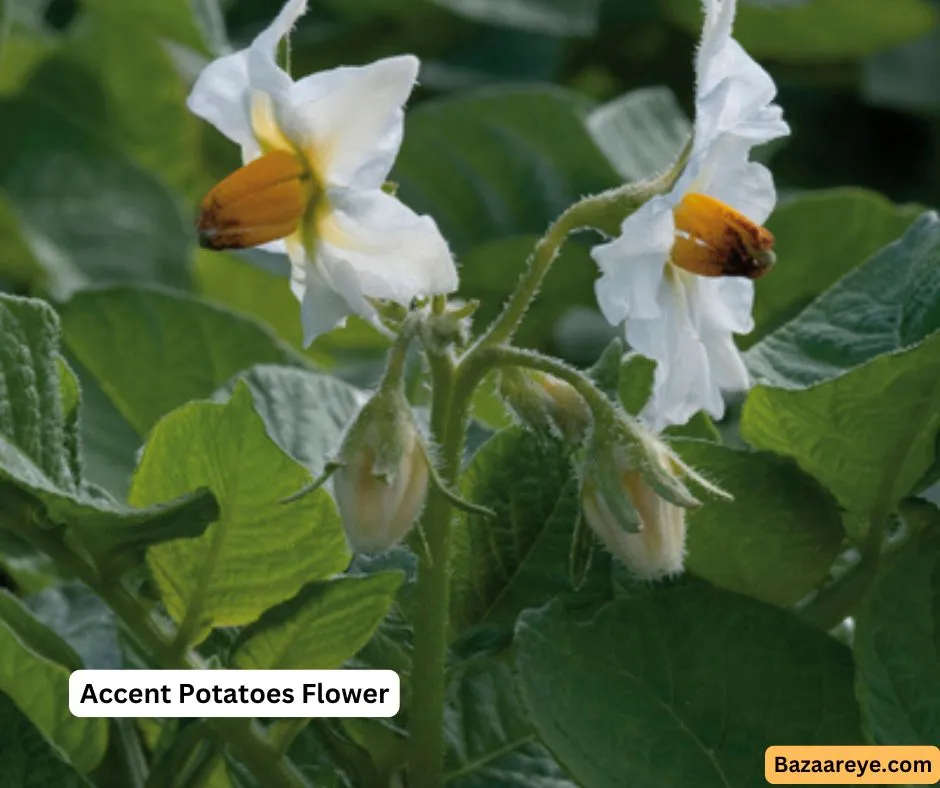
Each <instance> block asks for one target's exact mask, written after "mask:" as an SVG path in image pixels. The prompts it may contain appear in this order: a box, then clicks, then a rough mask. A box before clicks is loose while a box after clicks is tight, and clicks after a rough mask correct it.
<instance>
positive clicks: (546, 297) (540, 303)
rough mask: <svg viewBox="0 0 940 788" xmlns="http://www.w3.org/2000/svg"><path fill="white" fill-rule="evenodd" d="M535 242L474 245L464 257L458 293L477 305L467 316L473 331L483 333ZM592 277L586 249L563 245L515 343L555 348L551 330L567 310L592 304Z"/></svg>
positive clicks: (573, 243) (593, 272)
mask: <svg viewBox="0 0 940 788" xmlns="http://www.w3.org/2000/svg"><path fill="white" fill-rule="evenodd" d="M538 240H539V239H538V236H535V235H523V236H516V237H512V238H502V239H500V240H497V241H490V242H488V243H484V244H481V245H479V246H475V247H473V248H472V249H471V250H470V251H469V252H467V254H466V255H464V257H463V265H462V266H461V280H460V295H461V296H462V297H464V298H466V299H472V298H475V299H477V300H479V301H480V307H479V309H477V311H476V312H475V313H474V315H473V326H474V329H475V331H477V332H481V331H483V330H484V329H485V328H486V327H487V326H488V325H489V324H490V323H491V322H492V321H493V320H494V319H495V318H496V317H497V316H498V315H499V313H500V312H501V311H502V308H503V304H504V303H505V302H506V300H507V299H508V298H509V296H510V294H511V293H512V292H513V290H514V289H515V287H516V284H517V283H518V281H519V277H520V276H521V275H522V273H523V271H525V264H526V261H527V260H528V258H529V256H530V255H531V254H532V250H533V249H534V248H535V244H536V243H537V242H538ZM596 279H597V266H596V265H595V264H594V261H593V260H592V259H591V256H590V250H589V247H588V246H586V245H585V244H582V243H578V242H576V241H569V242H568V243H567V244H565V246H564V248H563V249H562V252H561V254H560V255H559V256H558V259H557V260H556V261H555V262H554V263H553V265H552V268H551V270H550V271H549V272H548V275H547V276H546V277H545V282H544V284H543V286H542V288H541V289H540V290H539V295H538V298H537V299H536V300H535V302H534V303H533V304H532V306H531V307H529V310H528V312H526V316H525V319H524V320H523V322H522V325H521V326H520V327H519V330H518V331H517V332H516V342H517V344H519V345H522V346H525V347H531V348H535V349H538V350H543V351H546V352H550V351H553V350H556V344H557V343H556V342H555V338H554V336H553V331H554V328H555V326H556V325H557V323H558V321H559V319H560V318H561V317H562V316H563V315H564V314H565V313H566V312H567V311H568V310H570V309H571V307H573V306H576V305H578V304H583V305H586V306H592V307H593V306H594V305H595V304H596V300H595V296H594V281H595V280H596Z"/></svg>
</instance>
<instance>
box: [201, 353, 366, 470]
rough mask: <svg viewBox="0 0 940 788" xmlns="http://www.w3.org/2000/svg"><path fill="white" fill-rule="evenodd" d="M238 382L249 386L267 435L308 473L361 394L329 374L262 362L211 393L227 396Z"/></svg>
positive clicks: (323, 459) (321, 460)
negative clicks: (268, 364)
mask: <svg viewBox="0 0 940 788" xmlns="http://www.w3.org/2000/svg"><path fill="white" fill-rule="evenodd" d="M239 382H243V383H244V385H246V386H247V387H248V389H249V390H250V391H251V395H252V399H253V400H254V403H255V411H256V412H257V413H258V415H259V416H261V419H262V420H263V421H264V426H265V428H266V429H267V432H268V435H269V436H270V437H271V439H272V440H273V441H274V442H275V443H276V444H277V445H278V446H280V448H281V450H282V451H284V452H286V453H287V454H289V455H290V456H291V457H293V458H294V459H295V460H296V461H297V462H299V463H300V464H301V465H303V466H304V467H305V468H307V470H309V471H310V473H311V474H313V475H318V474H320V473H322V472H323V468H324V466H325V465H326V463H327V462H329V461H330V460H332V459H333V458H334V457H335V456H336V453H337V451H338V450H339V445H340V442H341V440H342V437H343V433H344V432H345V430H346V427H347V426H348V425H349V424H350V423H351V422H352V420H353V417H354V416H355V415H356V413H357V412H358V411H359V408H360V407H361V406H362V404H363V403H364V402H365V401H366V399H367V395H366V393H365V392H363V391H360V390H359V389H356V388H354V387H352V386H350V385H348V384H346V383H343V382H342V381H339V380H336V379H335V378H332V377H330V376H329V375H323V374H321V373H318V372H308V371H307V370H304V369H297V368H294V367H275V366H267V365H261V366H257V367H252V368H251V369H249V370H247V371H246V372H244V373H242V374H240V375H238V377H237V378H236V379H234V380H231V381H229V382H228V384H226V386H225V387H224V388H223V389H222V390H221V391H220V392H219V393H218V394H217V397H216V398H219V397H222V398H224V399H227V398H228V394H229V392H230V391H232V390H233V389H234V388H235V386H236V385H238V383H239Z"/></svg>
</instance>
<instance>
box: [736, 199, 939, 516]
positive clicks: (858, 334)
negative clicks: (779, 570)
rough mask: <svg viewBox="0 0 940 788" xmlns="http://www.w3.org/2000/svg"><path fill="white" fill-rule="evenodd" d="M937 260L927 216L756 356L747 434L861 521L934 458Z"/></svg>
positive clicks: (744, 426)
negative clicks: (822, 487)
mask: <svg viewBox="0 0 940 788" xmlns="http://www.w3.org/2000/svg"><path fill="white" fill-rule="evenodd" d="M938 260H940V221H938V219H937V217H936V215H935V214H925V215H924V216H922V217H921V218H920V219H918V220H917V221H916V222H915V223H914V224H913V226H912V227H911V229H910V230H908V231H907V233H906V234H905V235H904V236H903V237H902V238H901V239H900V240H898V241H896V242H895V243H893V244H891V245H890V246H888V247H886V248H885V249H884V250H883V251H881V252H880V253H879V254H877V255H876V256H874V257H873V258H871V259H870V260H869V261H868V262H866V263H865V264H864V265H862V266H860V267H859V268H856V269H855V270H854V271H852V272H851V273H849V274H848V275H847V276H845V277H844V278H843V279H842V280H840V281H839V282H838V283H837V284H836V285H834V286H833V287H832V288H831V289H830V290H829V291H827V292H826V293H825V294H824V295H823V296H821V297H820V298H819V299H818V300H817V301H816V302H815V303H813V304H812V305H811V306H810V307H809V308H807V309H806V310H805V311H804V312H803V313H802V314H801V315H800V316H799V317H798V318H797V319H796V320H794V321H792V322H790V323H788V324H787V325H786V326H784V327H783V328H781V329H780V330H778V331H776V332H775V333H774V334H771V335H770V336H769V337H767V338H766V339H764V340H762V341H761V342H759V343H758V344H757V345H755V346H754V347H753V348H751V349H750V350H749V351H748V352H747V362H748V366H749V368H750V370H751V372H752V373H753V374H754V375H755V377H756V378H757V380H758V381H759V382H761V385H759V386H757V387H756V388H755V389H753V390H752V391H751V392H750V395H749V396H748V398H747V401H746V402H745V405H744V410H743V414H742V420H741V431H742V435H743V437H744V439H745V440H747V441H748V442H749V443H751V444H752V445H754V446H756V447H757V448H761V449H767V450H769V451H773V452H776V453H777V454H781V455H784V456H788V457H792V458H794V459H795V460H796V461H797V463H798V464H799V465H800V467H801V468H803V470H805V471H807V472H808V473H810V474H811V475H813V476H815V477H816V478H817V479H819V480H820V481H821V482H822V483H823V484H824V485H825V486H826V487H828V488H829V489H830V490H831V491H832V492H833V493H834V494H835V496H836V498H837V499H838V500H839V503H840V504H841V505H842V506H843V507H844V508H845V509H847V510H848V511H849V512H850V513H852V514H853V515H857V516H860V517H861V518H863V519H870V518H873V517H874V518H876V519H880V518H883V517H885V516H886V515H887V513H888V512H890V510H891V509H892V508H893V507H894V506H895V504H896V503H897V502H898V501H899V500H900V499H901V498H903V497H904V496H905V495H907V494H908V493H909V492H910V491H911V490H912V489H913V488H914V487H915V485H916V484H917V483H918V481H919V480H920V479H921V478H922V477H923V476H924V474H925V472H926V471H927V470H928V469H929V468H930V467H931V466H932V465H933V463H934V461H935V446H936V441H937V434H938V431H940V388H938V383H937V381H938V380H940V333H936V329H937V328H940V265H937V263H938ZM821 326H825V330H824V331H823V330H821V329H820V327H821ZM886 407H887V408H888V409H887V410H886Z"/></svg>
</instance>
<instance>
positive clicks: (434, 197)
mask: <svg viewBox="0 0 940 788" xmlns="http://www.w3.org/2000/svg"><path fill="white" fill-rule="evenodd" d="M590 109H591V104H590V101H589V100H588V99H586V98H585V97H584V96H581V95H579V94H576V93H574V92H570V91H565V90H561V89H559V88H549V87H540V88H526V89H523V88H516V89H508V88H507V89H500V90H487V91H481V92H478V93H475V94H472V95H469V96H465V97H460V98H453V99H443V100H438V101H434V102H429V103H426V104H423V105H422V106H420V107H418V108H417V109H416V110H415V111H414V112H411V113H409V115H408V119H407V121H406V124H405V125H406V131H405V141H404V144H403V146H402V150H401V155H400V156H399V158H398V164H397V165H396V167H395V170H394V171H393V173H392V179H393V180H395V181H397V182H398V183H400V184H401V188H400V190H399V195H400V196H401V198H402V199H403V200H404V202H406V203H407V204H408V205H410V206H411V207H412V208H414V209H416V210H418V211H420V212H425V213H430V214H432V215H433V216H434V217H435V219H436V220H437V222H438V224H439V225H440V227H441V230H442V232H443V233H444V236H445V237H446V238H447V239H448V240H449V241H450V243H451V244H452V245H453V246H454V248H455V249H456V250H457V251H460V252H462V251H464V250H466V249H467V248H469V247H471V246H473V245H475V244H479V243H482V242H484V241H488V240H492V239H495V238H503V237H506V236H510V235H520V234H524V233H535V234H537V235H541V234H542V233H543V232H545V230H546V228H547V227H548V225H549V223H550V222H551V221H552V220H553V219H555V217H556V216H557V215H558V214H560V213H561V212H562V211H563V210H564V209H565V208H567V207H568V206H569V205H571V204H572V203H574V202H576V201H577V200H579V199H580V198H581V197H583V196H584V195H585V194H592V193H594V192H598V191H602V190H603V189H606V188H609V187H611V186H614V185H616V184H617V183H618V182H619V181H620V178H619V176H618V175H617V174H616V173H615V172H614V170H613V168H612V167H611V166H610V164H609V163H608V162H607V161H606V160H605V158H604V156H603V155H602V154H601V153H600V151H599V150H598V149H597V147H596V146H595V145H594V143H593V141H592V140H591V138H590V136H589V135H588V132H587V130H586V128H585V126H584V121H583V119H584V117H585V115H586V114H587V112H588V111H589V110H590Z"/></svg>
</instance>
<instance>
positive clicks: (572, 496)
mask: <svg viewBox="0 0 940 788" xmlns="http://www.w3.org/2000/svg"><path fill="white" fill-rule="evenodd" d="M461 489H462V493H463V495H464V497H465V498H467V500H470V501H475V502H477V503H481V504H484V505H485V506H488V507H490V508H491V509H493V510H494V511H495V512H496V518H495V519H488V518H484V517H480V516H478V515H468V516H467V517H466V518H465V519H466V525H465V527H463V528H461V529H458V531H457V538H456V544H457V547H456V555H455V556H454V563H453V567H454V568H453V581H452V582H453V586H452V588H453V596H452V605H453V616H452V618H453V621H454V622H455V625H456V626H458V627H460V628H463V627H466V626H469V625H472V624H481V623H511V622H512V621H513V620H514V619H515V617H516V615H518V614H519V612H520V611H521V610H523V609H524V608H526V607H529V606H532V605H540V604H543V603H544V602H545V601H546V600H547V599H550V598H551V597H553V596H555V595H556V594H560V593H565V592H566V591H570V590H571V586H570V582H569V580H568V577H567V572H566V569H567V566H568V556H569V551H570V546H571V536H572V533H573V531H574V526H575V522H576V521H577V519H578V515H579V501H578V485H577V480H576V479H575V477H574V474H573V472H572V468H571V462H570V459H569V457H568V455H567V452H566V450H565V448H564V446H563V445H562V444H561V443H560V442H556V441H552V440H549V439H542V438H539V437H537V436H536V435H534V434H532V433H529V432H526V431H525V430H523V429H522V428H520V427H515V428H512V429H509V430H505V431H503V432H500V433H498V434H497V435H495V436H494V437H493V438H491V439H490V440H489V441H487V443H485V444H484V445H483V446H482V447H481V448H480V450H479V451H478V452H477V453H476V455H475V456H474V458H473V461H472V462H471V463H470V466H469V467H468V468H467V470H466V472H465V473H464V476H463V481H462V486H461Z"/></svg>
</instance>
